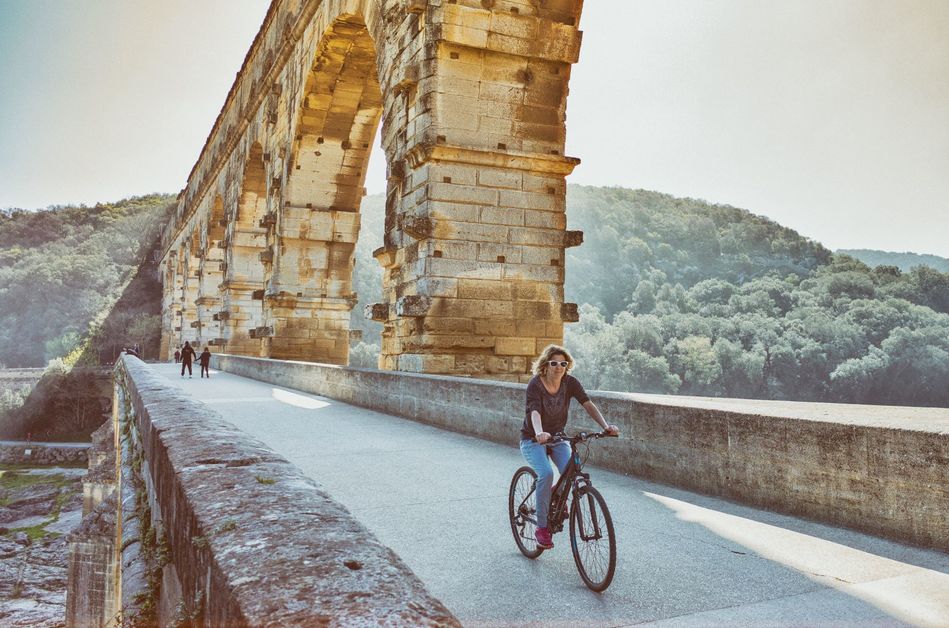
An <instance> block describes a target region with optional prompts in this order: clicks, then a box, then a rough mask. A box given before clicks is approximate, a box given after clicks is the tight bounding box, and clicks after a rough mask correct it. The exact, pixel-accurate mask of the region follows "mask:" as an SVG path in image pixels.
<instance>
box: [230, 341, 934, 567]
mask: <svg viewBox="0 0 949 628" xmlns="http://www.w3.org/2000/svg"><path fill="white" fill-rule="evenodd" d="M212 363H213V364H215V366H216V368H220V369H222V370H224V371H228V372H231V373H235V374H237V375H243V376H245V377H251V378H254V379H258V380H262V381H266V382H270V383H273V384H277V385H280V386H287V387H290V388H295V389H299V390H303V391H308V392H311V393H315V394H319V395H325V396H327V397H330V398H333V399H338V400H341V401H345V402H347V403H352V404H355V405H360V406H364V407H368V408H372V409H375V410H380V411H383V412H388V413H391V414H395V415H399V416H403V417H406V418H409V419H413V420H416V421H422V422H425V423H430V424H433V425H437V426H439V427H444V428H447V429H451V430H455V431H459V432H464V433H467V434H472V435H475V436H479V437H481V438H486V439H489V440H493V441H497V442H501V443H507V444H511V445H513V444H515V443H516V442H517V439H518V438H519V435H518V429H519V427H520V425H521V422H522V421H523V416H524V395H525V393H524V391H525V388H526V387H525V386H524V385H519V384H508V383H502V382H490V381H485V380H475V379H462V378H453V377H442V376H433V375H415V374H407V373H391V372H384V371H375V370H369V369H352V368H344V367H338V366H332V365H321V364H308V363H303V362H287V361H276V360H264V359H253V358H245V357H238V356H226V355H218V356H215V357H214V359H213V362H212ZM591 397H592V398H593V399H594V401H595V402H596V403H597V405H598V406H599V407H600V409H601V410H602V411H603V413H604V415H605V416H606V417H607V418H608V419H609V420H610V421H611V422H613V423H615V424H616V425H618V426H619V427H620V430H621V431H622V437H621V438H619V439H616V440H615V441H614V440H612V439H610V440H607V441H600V442H598V443H596V448H595V452H594V455H595V462H596V464H598V465H601V466H604V467H606V468H609V469H613V470H616V471H619V472H622V473H630V474H633V475H636V476H639V477H643V478H646V479H650V480H656V481H659V482H664V483H668V484H673V485H675V486H680V487H683V488H688V489H692V490H696V491H700V492H703V493H707V494H710V495H716V496H722V497H727V498H729V499H733V500H736V501H740V502H745V503H748V504H753V505H756V506H763V507H765V508H768V509H772V510H776V511H779V512H785V513H789V514H794V515H800V516H804V517H808V518H811V519H816V520H820V521H826V522H828V523H833V524H837V525H843V526H847V527H851V528H855V529H858V530H862V531H865V532H870V533H873V534H879V535H883V536H889V537H893V538H896V539H900V540H904V541H909V542H912V543H917V544H920V545H924V546H929V547H935V548H939V549H943V550H949V517H947V513H949V471H947V469H949V410H946V409H938V408H906V407H889V406H858V405H849V404H818V403H795V402H773V401H747V400H734V399H731V400H730V399H707V398H699V397H674V396H666V395H640V394H628V393H612V392H596V393H592V394H591ZM575 405H576V404H575ZM581 415H583V416H581ZM570 424H571V426H573V427H575V428H576V429H583V428H585V427H587V428H591V429H592V428H595V423H593V421H592V420H591V419H589V418H586V417H585V412H584V411H583V410H582V409H580V410H577V409H576V408H574V414H573V416H572V417H571V423H570Z"/></svg>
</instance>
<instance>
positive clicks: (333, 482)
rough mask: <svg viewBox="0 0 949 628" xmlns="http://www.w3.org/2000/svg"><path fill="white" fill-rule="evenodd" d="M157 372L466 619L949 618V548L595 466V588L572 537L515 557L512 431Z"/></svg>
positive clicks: (226, 377) (224, 377)
mask: <svg viewBox="0 0 949 628" xmlns="http://www.w3.org/2000/svg"><path fill="white" fill-rule="evenodd" d="M152 368H154V369H155V370H156V371H157V372H158V373H160V374H162V375H164V376H165V377H167V378H168V380H169V381H170V382H171V383H172V384H174V385H176V386H180V387H181V388H183V389H184V390H186V391H187V392H189V393H191V394H192V395H194V396H195V397H196V398H197V399H200V400H202V401H203V402H205V403H207V404H208V405H209V406H211V407H212V408H214V409H215V410H217V411H218V412H219V413H220V414H221V415H223V416H224V418H226V419H227V420H229V421H231V422H233V423H234V424H235V425H237V426H239V427H240V428H241V429H243V430H245V431H247V432H248V433H250V434H253V435H254V436H256V437H257V438H259V439H261V440H262V441H264V442H265V443H267V444H268V445H269V446H270V447H272V448H273V449H274V450H276V451H277V452H279V453H280V454H281V455H283V456H284V457H286V458H287V459H288V460H290V461H291V462H292V463H294V464H295V465H297V466H298V467H299V468H300V469H302V470H303V472H304V473H306V474H307V475H308V476H310V477H312V478H313V479H314V480H316V481H317V482H318V483H320V484H321V485H322V486H323V487H324V488H325V490H326V491H327V492H329V493H330V494H331V495H333V496H334V497H335V498H336V499H337V500H338V501H339V502H341V503H342V504H343V505H345V506H346V507H347V508H348V509H349V510H350V511H351V512H352V513H353V514H354V515H355V516H356V518H358V519H359V520H360V521H362V522H363V523H364V524H365V525H366V526H367V527H368V528H369V529H370V530H371V531H372V532H373V533H374V534H375V535H376V536H377V537H378V538H379V539H380V540H381V541H382V542H383V543H385V544H386V545H388V546H389V547H391V548H392V549H393V550H395V552H396V553H398V554H399V556H401V557H402V559H403V560H404V561H405V562H406V563H407V564H408V565H409V566H410V567H411V568H412V569H413V570H414V571H415V573H416V574H418V576H419V577H420V578H421V579H422V580H423V581H424V582H425V583H426V585H427V586H428V588H429V590H430V591H431V592H432V593H433V594H434V595H435V596H436V597H438V598H440V599H441V600H442V602H444V603H445V605H446V606H448V608H449V609H451V610H452V612H453V613H455V615H456V616H457V617H458V618H459V619H460V620H461V621H462V622H463V623H464V624H465V625H468V626H481V625H505V626H506V625H527V624H536V625H564V626H566V625H581V624H582V625H584V626H627V625H634V624H647V625H653V626H710V625H728V626H735V625H749V626H750V625H754V626H761V625H770V626H774V625H781V626H790V625H795V626H800V625H835V626H849V625H861V626H868V625H870V626H894V625H907V624H908V625H932V626H946V625H949V555H946V554H943V553H939V552H934V551H926V550H922V549H918V548H914V547H909V546H904V545H901V544H898V543H893V542H890V541H884V540H881V539H878V538H875V537H871V536H866V535H862V534H858V533H855V532H851V531H849V530H845V529H841V528H834V527H831V526H826V525H821V524H817V523H813V522H810V521H805V520H801V519H796V518H793V517H787V516H782V515H777V514H774V513H771V512H768V511H763V510H756V509H753V508H748V507H744V506H739V505H736V504H733V503H730V502H726V501H722V500H718V499H713V498H709V497H704V496H701V495H697V494H694V493H689V492H687V491H682V490H678V489H674V488H670V487H667V486H663V485H658V484H651V483H649V482H644V481H641V480H637V479H635V478H631V477H624V476H622V475H619V474H616V473H611V472H608V471H602V470H599V469H595V468H591V472H592V477H593V481H594V484H595V485H596V486H597V488H599V489H600V491H601V492H602V493H603V495H604V497H605V498H606V500H607V502H608V504H609V506H610V510H611V511H612V513H613V519H614V522H615V524H616V534H617V540H618V550H619V560H618V564H617V572H616V577H615V579H614V581H613V584H612V586H611V587H610V588H609V589H608V590H607V591H606V592H605V593H603V594H595V593H593V592H591V591H589V590H587V589H586V588H585V587H584V586H583V583H582V582H581V580H580V577H579V575H578V574H577V572H576V568H575V566H574V563H573V557H572V555H571V553H570V549H569V537H568V534H567V533H563V534H560V535H557V536H556V537H555V538H554V542H555V543H556V544H557V547H556V548H555V549H554V550H552V551H550V552H545V553H544V554H543V555H542V556H541V558H539V559H538V560H536V561H531V560H528V559H526V558H524V557H523V556H522V555H521V554H520V553H519V552H518V551H517V548H516V547H515V545H514V540H513V538H512V536H511V531H510V525H509V523H508V518H507V491H508V486H509V483H510V479H511V475H512V474H513V472H514V470H515V469H517V468H518V467H519V466H521V465H522V464H523V461H522V458H521V456H520V452H519V451H518V450H517V449H516V448H515V446H514V443H515V441H516V438H517V436H516V435H515V434H511V443H512V445H511V447H503V446H500V445H496V444H494V443H489V442H485V441H481V440H478V439H475V438H470V437H467V436H461V435H458V434H455V433H452V432H446V431H442V430H439V429H436V428H433V427H429V426H426V425H422V424H418V423H413V422H411V421H406V420H404V419H399V418H396V417H392V416H388V415H385V414H381V413H378V412H373V411H370V410H364V409H362V408H357V407H354V406H349V405H346V404H343V403H339V402H336V401H333V400H330V399H326V398H322V397H316V396H313V395H308V394H304V393H299V392H295V391H291V390H286V389H281V388H277V387H274V386H272V385H269V384H264V383H262V382H257V381H254V380H249V379H243V378H239V377H236V376H233V375H230V374H227V373H219V372H216V371H212V377H211V379H210V380H207V379H205V380H201V379H199V378H198V376H197V375H195V376H194V378H193V379H188V378H184V379H182V378H180V377H179V376H178V372H177V370H176V368H175V365H174V364H157V365H152ZM575 427H577V428H578V429H579V428H589V427H592V425H591V426H587V425H584V426H575ZM593 449H594V451H593V452H592V454H591V455H592V457H593V458H592V459H593V460H594V461H595V456H596V452H595V443H594V445H593Z"/></svg>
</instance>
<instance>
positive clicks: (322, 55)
mask: <svg viewBox="0 0 949 628" xmlns="http://www.w3.org/2000/svg"><path fill="white" fill-rule="evenodd" d="M305 67H306V68H308V71H307V72H306V73H305V76H304V77H303V79H302V89H301V90H300V94H299V98H298V99H297V101H296V103H295V104H294V110H293V111H292V115H293V116H294V119H295V123H294V125H293V127H292V128H293V129H294V135H293V139H292V141H291V148H290V153H289V157H288V159H287V177H286V183H285V185H284V187H283V190H282V197H281V200H282V202H281V203H280V206H279V209H278V212H277V213H278V216H277V217H276V220H275V221H274V222H273V224H271V225H270V229H271V231H270V235H271V237H269V238H268V240H269V241H271V242H273V244H274V253H273V264H272V267H271V268H270V269H269V270H270V281H269V282H268V285H269V286H272V289H271V290H270V291H269V293H268V295H267V299H266V301H265V304H264V309H265V314H264V316H265V320H266V321H267V322H266V324H267V327H268V328H269V329H272V331H273V337H272V338H271V339H270V341H269V342H270V350H269V354H270V356H271V357H275V358H287V359H304V360H316V361H321V362H329V363H336V364H346V363H347V362H348V355H349V319H350V311H351V310H352V307H353V305H354V304H355V302H356V295H355V294H354V293H353V288H352V271H353V262H354V252H355V245H356V239H357V237H358V234H359V226H360V220H359V208H360V203H361V201H362V197H363V196H364V187H363V185H364V183H365V177H366V168H367V166H368V160H369V154H370V152H371V150H372V144H373V141H374V139H375V134H376V130H377V129H378V127H379V120H380V118H381V116H382V109H383V99H382V91H381V88H380V86H379V73H378V70H377V51H376V46H375V43H374V42H373V39H372V37H371V35H370V33H369V27H368V26H367V24H366V22H365V19H364V17H363V16H361V15H357V14H353V13H344V14H341V15H339V16H337V17H336V18H335V19H334V20H333V21H332V22H331V23H330V24H329V26H328V27H327V28H326V29H325V30H324V31H323V33H322V35H321V36H320V39H319V44H318V46H317V48H316V51H315V53H314V55H313V58H312V59H311V60H310V62H309V63H307V65H306V66H305Z"/></svg>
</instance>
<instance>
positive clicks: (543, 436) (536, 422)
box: [531, 410, 550, 445]
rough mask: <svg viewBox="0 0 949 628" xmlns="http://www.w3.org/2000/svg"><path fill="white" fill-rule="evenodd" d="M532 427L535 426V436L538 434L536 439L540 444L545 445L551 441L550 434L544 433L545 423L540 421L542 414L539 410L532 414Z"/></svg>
mask: <svg viewBox="0 0 949 628" xmlns="http://www.w3.org/2000/svg"><path fill="white" fill-rule="evenodd" d="M531 425H533V426H534V434H536V436H535V438H536V439H537V442H538V443H540V444H542V445H543V444H544V443H546V442H547V441H549V440H550V434H548V433H547V432H545V431H544V426H543V423H541V420H540V412H538V411H537V410H534V411H532V412H531Z"/></svg>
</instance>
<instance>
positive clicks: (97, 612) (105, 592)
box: [66, 419, 118, 628]
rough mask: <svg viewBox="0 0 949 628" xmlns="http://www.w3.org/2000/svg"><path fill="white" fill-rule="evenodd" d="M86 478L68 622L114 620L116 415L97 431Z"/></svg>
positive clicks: (73, 543) (88, 625)
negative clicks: (113, 419)
mask: <svg viewBox="0 0 949 628" xmlns="http://www.w3.org/2000/svg"><path fill="white" fill-rule="evenodd" d="M87 451H88V462H89V471H88V472H87V473H86V476H85V477H84V478H83V480H82V489H83V502H82V514H83V520H82V523H81V524H80V525H79V526H78V527H77V528H76V529H75V530H73V531H72V533H71V534H70V535H69V565H68V572H67V582H68V584H67V587H66V625H67V626H77V627H82V628H92V627H94V626H95V627H98V626H107V625H110V624H111V625H115V624H116V623H117V621H116V620H117V618H118V614H117V608H116V597H115V590H116V586H115V576H116V571H117V570H116V568H115V558H116V556H115V531H116V525H115V522H116V503H115V497H114V492H115V480H116V473H115V464H116V455H115V433H114V430H113V421H112V419H110V420H108V421H106V422H105V423H104V424H103V425H102V426H101V427H100V428H99V429H97V430H96V431H95V432H93V433H92V446H91V447H90V448H89V449H88V450H87Z"/></svg>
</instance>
